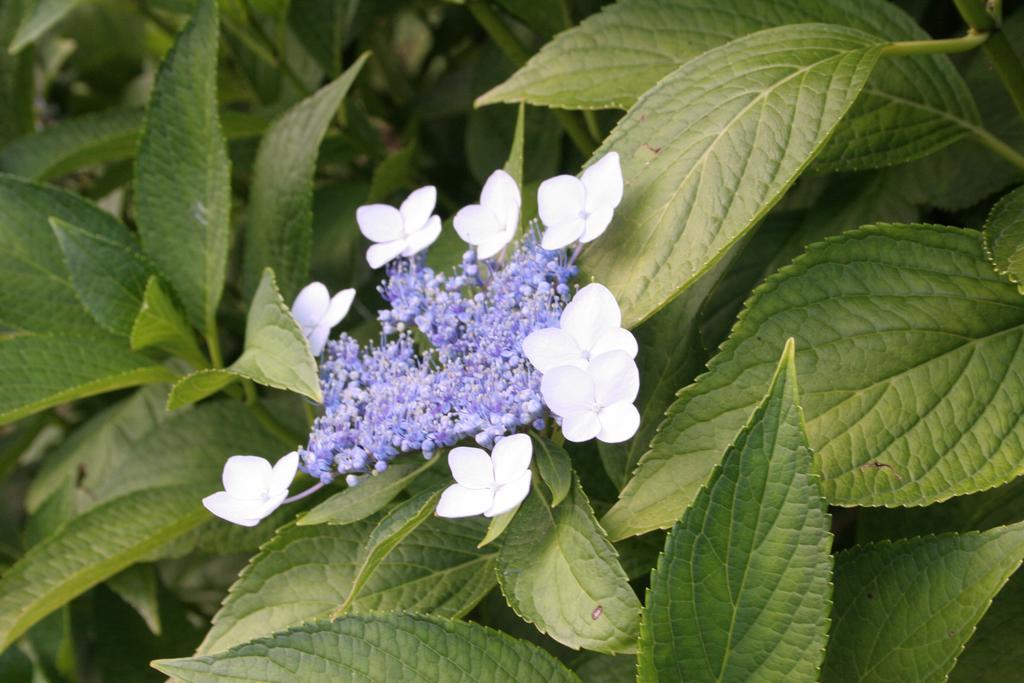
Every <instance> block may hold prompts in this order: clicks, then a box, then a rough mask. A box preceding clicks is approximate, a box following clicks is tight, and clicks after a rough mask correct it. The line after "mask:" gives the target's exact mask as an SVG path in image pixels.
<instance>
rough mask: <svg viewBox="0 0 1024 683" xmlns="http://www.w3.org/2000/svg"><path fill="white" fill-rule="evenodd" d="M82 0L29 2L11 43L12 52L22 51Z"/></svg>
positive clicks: (39, 0)
mask: <svg viewBox="0 0 1024 683" xmlns="http://www.w3.org/2000/svg"><path fill="white" fill-rule="evenodd" d="M79 2H80V0H38V2H35V3H28V11H27V12H26V13H25V16H23V17H22V19H21V25H20V26H18V32H17V33H16V34H15V36H14V40H12V41H11V44H10V52H11V54H14V53H16V52H19V51H21V50H22V49H23V48H24V47H25V46H26V45H28V44H29V43H32V42H35V40H36V39H37V38H39V36H41V35H42V34H43V33H44V32H45V31H47V30H48V29H49V28H50V27H51V26H53V25H54V24H56V23H57V22H58V21H60V20H61V18H63V17H64V15H65V14H67V13H68V12H70V11H71V10H72V9H74V7H75V5H77V4H78V3H79Z"/></svg>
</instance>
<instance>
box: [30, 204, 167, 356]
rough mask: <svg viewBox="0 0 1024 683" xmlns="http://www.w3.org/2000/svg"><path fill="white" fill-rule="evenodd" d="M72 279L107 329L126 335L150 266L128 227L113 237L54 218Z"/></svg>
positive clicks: (52, 219)
mask: <svg viewBox="0 0 1024 683" xmlns="http://www.w3.org/2000/svg"><path fill="white" fill-rule="evenodd" d="M50 225H51V226H52V227H53V232H54V234H55V235H56V236H57V241H58V242H59V243H60V247H61V249H62V250H63V251H64V262H65V264H66V265H67V268H68V271H69V272H70V273H71V283H72V284H73V285H74V286H75V292H76V293H77V294H78V298H79V300H80V301H81V302H82V304H83V305H84V306H85V308H86V310H88V311H89V314H90V315H92V317H93V318H94V319H95V320H96V322H97V323H99V324H100V325H101V326H102V327H103V328H105V329H106V330H108V331H110V332H113V333H114V334H117V335H122V336H125V337H127V336H128V335H129V334H131V331H132V323H133V322H134V320H135V314H136V313H137V312H138V310H139V306H141V305H142V294H143V291H144V289H145V287H146V280H147V279H148V277H149V266H148V265H147V264H146V262H145V259H144V257H143V256H142V253H141V252H140V251H139V247H138V245H137V244H136V243H135V239H134V238H133V237H132V236H131V233H130V232H128V230H127V229H126V228H125V229H123V230H122V234H120V235H118V236H117V237H116V238H111V237H109V236H106V235H102V234H99V233H95V232H90V231H88V230H83V229H82V228H80V227H78V226H76V225H72V224H71V223H68V222H67V221H62V220H61V219H59V218H51V219H50Z"/></svg>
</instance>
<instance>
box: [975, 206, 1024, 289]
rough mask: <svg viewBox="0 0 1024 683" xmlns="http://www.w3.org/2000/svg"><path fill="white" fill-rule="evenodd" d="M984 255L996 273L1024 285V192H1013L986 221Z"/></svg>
mask: <svg viewBox="0 0 1024 683" xmlns="http://www.w3.org/2000/svg"><path fill="white" fill-rule="evenodd" d="M984 234H985V252H986V254H987V255H988V258H989V260H990V261H992V265H993V266H995V269H996V271H997V272H999V273H1002V274H1003V275H1006V276H1008V277H1009V278H1010V279H1011V280H1013V281H1014V282H1016V283H1017V284H1018V285H1020V284H1021V283H1024V188H1018V189H1016V190H1014V191H1013V192H1010V193H1009V194H1007V195H1006V196H1004V197H1003V198H1002V199H1000V200H999V203H998V204H996V205H995V206H994V207H993V208H992V213H990V214H989V216H988V220H987V221H985V233H984Z"/></svg>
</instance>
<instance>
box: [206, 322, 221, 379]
mask: <svg viewBox="0 0 1024 683" xmlns="http://www.w3.org/2000/svg"><path fill="white" fill-rule="evenodd" d="M206 348H207V349H208V350H209V351H210V362H211V363H213V367H215V368H222V367H224V357H223V356H222V355H221V354H220V333H219V332H218V330H217V314H216V312H213V313H210V314H209V315H208V316H207V317H206Z"/></svg>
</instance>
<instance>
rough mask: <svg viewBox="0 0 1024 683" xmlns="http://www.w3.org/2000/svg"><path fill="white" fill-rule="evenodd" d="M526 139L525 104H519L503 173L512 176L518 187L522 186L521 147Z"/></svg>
mask: <svg viewBox="0 0 1024 683" xmlns="http://www.w3.org/2000/svg"><path fill="white" fill-rule="evenodd" d="M525 139H526V105H525V104H520V105H519V111H518V113H517V114H516V129H515V132H514V133H512V149H510V150H509V151H508V161H506V162H505V169H504V170H505V173H508V174H509V175H510V176H512V180H514V181H516V185H518V186H519V188H520V189H522V187H523V148H524V146H525Z"/></svg>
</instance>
